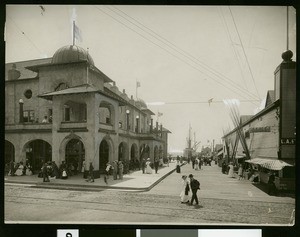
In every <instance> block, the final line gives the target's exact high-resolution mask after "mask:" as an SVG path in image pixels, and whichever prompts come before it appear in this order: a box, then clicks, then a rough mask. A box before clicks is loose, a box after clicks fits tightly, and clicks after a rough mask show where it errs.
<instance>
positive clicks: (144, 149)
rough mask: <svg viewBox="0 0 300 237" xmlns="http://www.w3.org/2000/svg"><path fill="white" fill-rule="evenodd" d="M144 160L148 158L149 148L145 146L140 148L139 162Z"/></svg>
mask: <svg viewBox="0 0 300 237" xmlns="http://www.w3.org/2000/svg"><path fill="white" fill-rule="evenodd" d="M143 158H145V159H147V158H150V147H149V146H148V145H147V144H142V145H141V146H140V161H141V160H142V159H143Z"/></svg>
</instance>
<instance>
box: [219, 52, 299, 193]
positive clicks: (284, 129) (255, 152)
mask: <svg viewBox="0 0 300 237" xmlns="http://www.w3.org/2000/svg"><path fill="white" fill-rule="evenodd" d="M292 55H293V54H292V52H291V51H287V52H285V53H283V55H282V58H283V62H282V63H281V64H280V65H279V66H278V67H277V68H276V70H275V73H274V75H275V76H274V91H268V93H267V98H266V105H265V108H264V109H263V110H262V111H260V112H259V113H257V114H255V115H254V116H251V117H249V116H245V117H242V118H241V123H240V124H241V125H240V127H239V128H235V129H233V130H232V131H230V132H229V133H227V134H226V135H224V137H223V141H224V154H226V159H227V162H228V161H234V162H235V161H238V160H239V159H244V158H245V159H246V162H247V163H249V164H251V165H253V166H254V167H256V168H257V169H258V171H259V177H260V181H261V182H263V183H267V182H268V177H269V173H270V172H274V173H275V174H276V180H275V184H276V186H277V188H279V189H289V190H293V189H295V160H296V63H295V62H293V61H292V60H291V58H292ZM238 129H240V131H241V134H242V135H243V136H244V138H245V143H246V147H247V149H248V151H249V157H247V156H246V152H245V149H244V147H243V146H242V145H241V141H240V136H239V135H238V133H237V132H238ZM225 141H226V142H225ZM235 144H236V145H235ZM234 147H235V149H234Z"/></svg>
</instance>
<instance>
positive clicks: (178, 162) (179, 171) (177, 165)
mask: <svg viewBox="0 0 300 237" xmlns="http://www.w3.org/2000/svg"><path fill="white" fill-rule="evenodd" d="M176 162H177V164H176V173H181V169H180V161H179V160H177V161H176Z"/></svg>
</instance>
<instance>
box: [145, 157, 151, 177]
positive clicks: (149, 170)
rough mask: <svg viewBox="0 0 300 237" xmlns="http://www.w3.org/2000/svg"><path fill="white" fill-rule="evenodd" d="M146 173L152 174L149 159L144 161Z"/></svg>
mask: <svg viewBox="0 0 300 237" xmlns="http://www.w3.org/2000/svg"><path fill="white" fill-rule="evenodd" d="M146 173H147V174H152V168H151V161H150V158H148V159H147V161H146Z"/></svg>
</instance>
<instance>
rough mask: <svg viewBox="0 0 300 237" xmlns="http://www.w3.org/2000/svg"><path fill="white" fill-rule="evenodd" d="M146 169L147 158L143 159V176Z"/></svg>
mask: <svg viewBox="0 0 300 237" xmlns="http://www.w3.org/2000/svg"><path fill="white" fill-rule="evenodd" d="M145 168H146V160H145V158H143V159H142V171H143V174H145Z"/></svg>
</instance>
